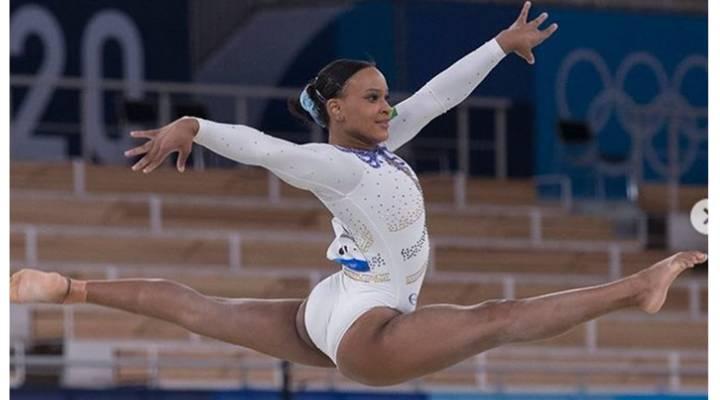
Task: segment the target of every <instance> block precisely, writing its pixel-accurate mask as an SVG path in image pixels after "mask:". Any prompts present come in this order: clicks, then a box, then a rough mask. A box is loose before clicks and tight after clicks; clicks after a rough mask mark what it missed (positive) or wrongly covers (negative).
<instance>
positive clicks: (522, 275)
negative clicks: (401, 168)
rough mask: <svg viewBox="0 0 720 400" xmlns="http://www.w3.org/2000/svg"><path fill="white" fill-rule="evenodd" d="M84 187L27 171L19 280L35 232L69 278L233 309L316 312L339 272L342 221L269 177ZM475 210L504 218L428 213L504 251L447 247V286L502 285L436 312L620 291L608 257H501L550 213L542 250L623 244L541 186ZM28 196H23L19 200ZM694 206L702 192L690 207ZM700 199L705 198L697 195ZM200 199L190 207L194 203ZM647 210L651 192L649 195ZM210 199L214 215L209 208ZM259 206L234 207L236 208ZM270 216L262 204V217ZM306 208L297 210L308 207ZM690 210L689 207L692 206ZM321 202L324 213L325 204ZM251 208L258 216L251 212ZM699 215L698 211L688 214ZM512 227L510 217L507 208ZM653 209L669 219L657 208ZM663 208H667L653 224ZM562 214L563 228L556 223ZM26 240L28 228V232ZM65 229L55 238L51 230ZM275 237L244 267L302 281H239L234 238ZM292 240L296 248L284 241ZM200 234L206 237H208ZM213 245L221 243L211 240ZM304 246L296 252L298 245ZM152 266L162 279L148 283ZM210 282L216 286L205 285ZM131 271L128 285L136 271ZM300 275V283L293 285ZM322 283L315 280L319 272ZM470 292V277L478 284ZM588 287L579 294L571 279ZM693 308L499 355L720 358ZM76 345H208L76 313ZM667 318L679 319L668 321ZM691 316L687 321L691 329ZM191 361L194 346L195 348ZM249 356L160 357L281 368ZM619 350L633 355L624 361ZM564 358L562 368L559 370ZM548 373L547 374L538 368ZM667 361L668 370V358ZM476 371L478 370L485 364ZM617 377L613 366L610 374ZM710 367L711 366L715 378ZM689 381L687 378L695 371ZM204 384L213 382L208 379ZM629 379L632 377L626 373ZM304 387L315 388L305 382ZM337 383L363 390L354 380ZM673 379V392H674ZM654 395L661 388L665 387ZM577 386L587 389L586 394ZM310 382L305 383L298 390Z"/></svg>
mask: <svg viewBox="0 0 720 400" xmlns="http://www.w3.org/2000/svg"><path fill="white" fill-rule="evenodd" d="M84 174H85V180H84V182H83V187H84V190H85V194H87V196H78V195H75V194H73V193H74V192H73V191H74V188H75V184H74V183H73V171H72V166H71V164H69V163H63V164H50V163H42V164H34V163H17V162H13V163H12V164H11V195H12V197H11V207H10V211H11V214H10V218H11V227H13V226H15V227H18V228H17V229H14V230H12V231H11V235H10V258H11V261H12V262H13V263H14V264H15V265H17V264H18V263H20V262H22V261H23V260H25V259H26V255H27V254H26V245H27V243H26V237H25V234H24V231H23V228H24V227H30V228H37V233H36V242H37V249H38V253H37V259H38V262H39V265H40V266H43V265H65V266H67V265H73V264H74V263H76V264H77V265H78V268H77V269H74V268H73V267H63V268H65V269H64V270H63V272H65V273H68V274H70V275H71V276H73V277H77V278H82V279H88V278H90V279H97V278H103V277H105V274H106V271H104V270H97V271H95V270H92V269H89V268H88V266H91V265H99V266H102V265H107V266H112V267H113V274H116V275H117V276H118V277H130V276H135V275H137V276H140V277H143V276H148V277H149V276H153V277H158V278H163V277H164V278H167V279H172V280H175V281H178V282H180V283H184V284H187V285H189V286H191V287H193V288H195V289H197V290H199V291H200V292H203V293H205V294H208V295H211V296H218V297H232V298H302V297H304V296H306V295H307V294H308V293H309V291H310V289H311V287H310V285H311V282H312V281H313V280H312V279H310V278H309V277H307V276H301V275H302V273H304V272H307V271H312V272H313V273H314V274H315V275H314V278H313V279H316V278H318V277H321V276H325V275H327V274H329V273H331V272H333V271H336V270H337V266H336V265H335V264H333V263H331V262H330V261H328V260H327V259H326V258H325V250H326V247H327V245H328V243H329V240H330V239H331V228H330V222H329V220H330V214H329V213H328V212H327V211H326V210H324V209H323V208H322V207H321V204H320V203H319V202H318V201H317V200H314V199H313V197H312V196H311V195H309V194H308V193H306V192H303V191H300V190H297V189H294V188H292V187H290V186H288V185H286V184H284V183H280V184H279V194H280V198H281V199H282V201H281V203H279V204H263V203H262V202H263V201H265V202H267V200H268V196H269V195H270V192H271V191H272V189H271V185H272V183H271V181H269V180H268V176H267V173H266V172H265V171H262V170H260V169H257V168H238V169H233V170H209V171H204V172H202V173H196V172H193V171H188V172H186V173H185V174H179V173H177V172H176V171H175V170H174V169H170V168H164V169H160V170H158V171H156V172H154V173H152V174H149V175H144V174H141V173H133V172H131V171H129V169H128V168H122V167H98V166H86V167H85V170H84ZM421 182H422V184H423V189H424V194H425V197H426V201H427V202H428V204H430V205H433V204H435V205H441V206H449V205H452V204H453V202H454V197H453V196H454V180H453V178H452V177H448V176H423V177H421ZM467 184H468V186H467V193H466V195H467V204H469V205H490V206H492V207H495V208H492V209H490V210H489V211H485V212H483V211H477V210H475V211H473V212H464V211H458V210H448V207H445V208H442V207H441V208H439V209H435V210H433V211H429V212H428V216H427V218H428V229H429V232H430V235H431V238H438V237H440V238H443V237H444V238H456V237H457V238H462V239H465V240H470V241H472V240H477V241H482V240H485V239H490V241H491V244H482V245H480V244H475V245H466V244H450V243H451V242H452V241H449V242H448V241H441V242H442V243H441V244H436V247H435V248H434V253H433V257H434V266H433V268H434V272H436V273H438V274H445V275H443V276H446V275H447V274H449V275H447V276H452V274H456V273H462V274H475V275H477V276H479V277H484V278H488V277H492V279H490V278H488V279H484V280H483V279H478V280H477V281H473V280H467V279H465V280H452V279H450V280H448V279H439V277H438V279H434V278H433V276H432V273H430V274H429V277H428V279H427V280H426V283H425V284H424V286H423V289H422V292H421V294H420V298H419V303H420V305H421V306H422V305H426V304H437V303H452V304H461V305H471V304H476V303H479V302H482V301H484V300H488V299H495V298H503V297H505V295H506V290H507V283H506V282H504V281H502V280H501V279H500V278H498V277H502V276H512V277H515V278H517V280H516V281H515V282H514V284H513V286H512V289H513V291H514V295H515V296H514V297H515V298H524V297H528V296H535V295H539V294H545V293H548V292H555V291H558V290H566V289H571V288H574V287H576V286H577V285H576V283H574V282H576V280H573V279H574V278H582V279H585V280H587V281H588V282H596V283H601V282H602V281H604V280H607V278H608V277H609V276H610V273H611V271H610V256H609V252H608V250H607V248H604V249H603V248H598V249H597V250H587V249H585V248H581V249H579V248H573V247H572V246H568V247H567V248H562V247H559V248H558V246H554V247H552V248H541V247H522V246H514V247H506V246H494V245H493V244H492V243H495V242H493V241H497V240H502V239H512V240H518V239H520V240H528V242H529V241H530V236H531V230H532V229H531V223H532V222H531V216H530V211H529V208H528V207H535V208H536V209H538V210H540V211H541V212H543V216H542V218H541V234H542V240H543V241H553V242H557V243H564V242H567V243H574V242H577V241H584V242H585V243H600V242H603V243H604V242H613V241H616V239H615V236H616V235H615V232H614V231H613V223H612V221H610V220H607V219H604V218H600V217H587V216H578V215H572V214H568V213H565V212H564V211H563V210H561V209H560V208H559V207H554V208H553V207H550V208H548V207H547V206H545V205H542V206H540V205H539V203H538V201H537V199H536V197H535V190H534V184H533V183H532V182H531V181H508V182H496V181H492V180H482V179H479V180H469V181H468V182H467ZM17 190H19V191H20V192H19V193H16V194H13V191H17ZM688 193H689V192H688ZM149 194H156V195H158V196H159V197H158V198H159V200H160V217H161V218H160V221H161V225H160V231H159V232H151V231H150V229H149V228H150V226H151V221H150V219H151V217H150V213H151V210H150V208H151V207H150V201H149V197H147V196H148V195H149ZM686 196H687V198H690V197H692V196H694V192H693V193H690V194H687V193H686ZM185 197H190V200H188V201H185ZM641 197H642V192H641ZM203 199H206V200H207V201H203ZM237 199H240V200H243V199H244V200H253V201H254V203H253V202H245V203H243V202H237V203H235V202H233V201H234V200H237ZM258 200H259V201H258ZM300 200H302V201H303V202H304V201H305V200H307V202H304V203H303V206H302V207H300V206H293V205H294V204H295V202H297V203H298V204H299V201H300ZM683 201H684V200H683ZM313 202H314V203H313ZM241 203H242V204H241ZM683 204H685V203H683ZM498 206H499V207H501V208H502V209H503V210H505V212H497V207H498ZM648 207H650V208H651V209H656V208H658V207H660V208H662V207H661V206H658V205H657V204H655V203H652V204H651V205H650V206H648ZM653 207H654V208H653ZM545 211H549V212H547V213H546V212H545ZM20 227H22V228H20ZM46 227H50V228H52V229H44V228H46ZM246 231H247V232H255V231H257V232H264V233H265V236H256V237H253V235H252V234H251V233H246V234H241V235H239V236H240V238H241V239H240V247H239V248H238V252H237V254H238V255H239V261H240V263H241V265H242V266H241V268H240V269H241V270H242V269H243V268H248V267H253V268H255V267H257V268H259V269H268V270H273V271H280V272H282V271H287V272H288V275H287V276H283V275H281V274H279V275H252V273H249V274H248V273H243V274H237V271H234V270H233V268H231V266H230V263H231V260H230V258H231V256H230V253H231V251H230V246H231V245H232V244H231V240H230V236H229V235H231V234H234V233H238V232H246ZM281 231H282V232H284V235H285V236H282V237H274V238H272V237H269V236H268V234H275V233H277V232H281ZM193 232H195V233H193ZM203 232H212V234H206V233H203ZM288 233H289V234H290V236H287V235H288ZM293 234H297V235H300V236H307V235H308V234H313V235H327V236H328V240H327V241H323V240H314V241H308V242H304V241H298V240H292V235H293ZM668 255H669V253H668V252H664V251H640V252H630V251H623V252H622V253H621V255H620V262H621V265H622V270H621V271H620V272H621V274H622V275H628V274H631V273H634V272H637V271H638V270H640V269H642V268H645V267H647V266H649V265H651V264H652V263H654V262H656V261H658V260H660V259H662V258H664V257H666V256H668ZM146 266H151V267H162V268H150V269H148V272H146V273H143V272H142V271H143V270H142V269H143V268H145V267H146ZM198 266H202V268H203V273H202V274H198V273H195V272H196V271H195V269H196V268H198ZM125 270H127V271H125ZM291 272H292V273H291ZM308 273H309V272H308ZM463 276H465V275H463ZM534 276H543V277H545V279H544V280H542V282H535V281H532V279H533V277H534ZM570 278H573V279H570ZM699 294H700V295H699V303H700V304H699V305H700V311H701V312H702V313H707V286H706V285H703V286H702V288H701V290H700V293H699ZM690 297H691V293H690V289H689V288H688V286H687V285H685V284H682V285H677V286H676V287H674V288H673V289H672V290H671V291H670V293H669V296H668V301H667V303H666V307H665V310H664V312H666V313H668V315H672V316H673V317H672V318H662V317H661V318H647V317H645V316H643V315H641V314H640V313H632V312H630V313H620V314H611V315H609V316H606V317H603V318H601V319H599V320H598V321H597V323H596V325H595V329H596V330H595V331H594V332H595V336H594V344H595V345H596V346H597V349H598V351H599V353H597V354H585V355H579V356H572V357H569V356H565V357H564V358H563V357H557V358H556V359H554V358H553V356H552V355H551V354H552V352H546V353H545V354H544V355H542V356H529V355H528V354H527V353H526V352H525V349H530V348H538V347H541V348H547V349H558V351H560V350H564V349H573V348H587V346H588V343H589V342H592V341H593V337H589V336H588V335H589V333H588V329H587V327H586V326H580V327H577V328H575V329H573V330H571V331H570V332H568V333H566V334H564V335H561V336H559V337H556V338H552V339H548V340H544V341H539V342H535V343H530V344H523V345H518V346H512V348H514V349H518V350H519V353H517V354H516V353H513V355H509V353H504V352H502V351H497V352H496V351H492V352H490V353H488V354H487V356H486V358H487V359H486V362H488V363H490V364H491V365H492V364H493V363H495V364H499V365H502V363H509V362H515V363H524V364H529V365H538V366H542V365H543V363H549V362H558V363H564V364H563V365H567V366H572V365H573V363H575V364H576V365H591V366H592V365H595V366H597V365H604V364H607V365H612V363H616V364H617V363H622V365H624V366H628V365H629V366H634V365H638V366H642V365H666V364H667V360H666V359H665V358H663V356H647V357H645V356H642V357H641V356H629V355H628V356H625V355H623V354H622V351H623V350H626V351H628V352H632V351H635V350H638V349H640V350H648V351H649V352H652V351H655V350H658V351H661V352H667V351H702V350H704V349H706V348H707V322H706V320H705V319H704V318H697V317H698V316H697V315H693V314H691V312H690V311H691V304H690V303H691V301H690ZM63 310H64V308H61V307H40V308H37V309H33V310H32V338H29V340H31V341H38V342H42V341H57V340H62V339H63V338H64V337H65V332H64V329H63V318H64V316H63ZM72 314H73V321H74V325H73V326H74V330H73V332H72V335H73V337H74V339H73V340H98V339H102V340H109V341H116V340H119V341H127V340H130V341H132V340H141V341H142V340H157V341H176V340H180V341H187V343H191V339H192V340H197V338H196V337H193V336H192V335H191V334H190V333H189V332H187V331H185V330H183V329H181V328H178V327H176V326H173V325H171V324H168V323H165V322H162V321H157V320H153V319H149V318H145V317H140V316H135V315H131V314H128V313H124V312H120V311H113V310H107V309H103V308H99V307H78V308H74V309H72ZM662 315H665V314H662ZM684 315H687V318H684V317H683V316H684ZM190 347H191V345H190ZM237 349H238V351H237V352H217V351H208V352H205V353H203V352H200V353H197V352H188V351H187V349H185V348H183V347H180V348H178V349H177V350H174V351H171V350H165V351H163V352H161V353H159V356H160V357H162V358H163V359H164V360H172V359H173V358H183V357H184V358H197V359H203V358H209V359H216V360H217V359H221V358H227V359H228V360H229V361H237V360H261V361H262V360H265V361H268V360H271V359H269V358H268V357H264V356H260V355H257V354H251V352H248V351H247V350H245V349H241V348H237ZM604 349H612V350H619V352H618V353H617V354H616V355H614V356H608V355H606V354H605V353H603V352H602V350H604ZM548 354H550V355H548ZM143 355H147V350H143V349H142V348H141V349H128V350H121V351H119V352H118V353H117V356H118V357H119V358H123V357H136V356H143ZM533 357H534V358H533ZM653 357H655V358H653ZM472 362H474V361H471V363H472ZM706 362H707V361H706V359H704V358H702V357H700V358H699V359H694V360H689V361H687V362H686V363H687V365H696V366H697V365H699V366H703V365H706ZM603 363H604V364H603ZM703 363H705V364H703ZM683 365H686V364H683ZM198 371H200V372H198ZM624 371H626V370H624ZM115 373H116V380H117V382H120V383H127V384H142V383H147V382H148V379H150V375H149V374H150V371H149V370H148V369H147V368H130V367H128V368H120V369H118V370H116V371H115ZM275 373H276V369H273V368H272V367H269V368H268V369H258V370H254V371H253V372H251V373H249V375H241V374H240V372H239V371H228V370H227V369H223V368H205V369H201V370H190V371H189V370H187V369H174V368H162V369H160V370H159V371H158V377H159V379H160V380H161V381H163V382H184V381H188V380H192V379H196V380H199V381H203V382H207V381H217V382H223V381H235V382H237V381H238V380H239V379H250V380H251V381H253V382H265V383H268V384H272V382H273V380H274V379H276V378H275ZM298 373H299V374H300V375H299V376H301V377H302V378H301V379H302V381H301V382H303V383H302V384H307V385H312V384H320V383H319V382H327V381H328V379H331V378H330V377H329V376H328V372H327V370H319V369H315V370H307V369H306V370H302V372H298ZM303 374H304V375H303ZM332 379H333V380H334V381H335V382H340V383H342V382H347V380H346V379H345V378H342V377H341V376H339V375H338V376H335V377H332ZM427 379H428V382H433V383H434V384H438V385H443V384H449V385H468V386H475V385H477V384H478V379H479V377H478V376H477V373H476V371H475V370H472V369H468V370H467V371H459V370H458V371H455V372H452V371H448V372H441V373H437V374H433V375H431V376H429V377H428V378H427ZM482 379H484V384H486V385H499V384H503V385H505V386H508V385H509V386H512V385H518V386H522V385H534V384H537V385H554V384H557V385H563V384H564V385H567V384H572V383H576V382H577V381H576V379H575V377H572V376H568V374H551V373H544V372H543V371H541V370H540V371H537V372H522V373H513V374H503V375H502V376H500V375H498V374H493V373H490V372H489V373H487V374H485V376H483V377H482ZM657 379H658V378H657V377H653V376H645V375H639V374H627V373H624V374H623V373H616V372H613V371H611V370H608V371H607V372H606V373H599V374H596V375H593V376H592V377H591V378H587V380H586V381H585V382H586V383H587V384H591V385H593V384H598V385H600V384H617V385H626V386H632V385H651V384H652V383H653V382H655V381H656V380H657ZM664 379H666V377H665V378H664ZM653 380H654V381H653ZM682 380H683V384H686V382H687V384H690V385H696V386H699V387H703V386H706V385H707V379H706V378H703V377H696V376H689V377H684V376H683V377H682ZM571 381H572V382H571ZM296 382H297V381H296Z"/></svg>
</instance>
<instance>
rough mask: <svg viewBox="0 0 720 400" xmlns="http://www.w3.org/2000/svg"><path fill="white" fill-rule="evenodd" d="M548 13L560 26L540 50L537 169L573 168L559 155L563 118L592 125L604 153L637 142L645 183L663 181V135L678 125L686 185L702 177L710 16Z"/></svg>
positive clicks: (619, 153) (621, 150)
mask: <svg viewBox="0 0 720 400" xmlns="http://www.w3.org/2000/svg"><path fill="white" fill-rule="evenodd" d="M549 12H550V15H551V18H552V19H553V20H554V21H557V22H559V24H560V29H559V30H558V32H557V33H556V34H555V36H554V37H553V38H551V39H550V40H548V41H547V42H546V43H545V44H544V45H543V46H542V47H541V48H540V49H539V50H538V55H539V56H538V58H537V59H538V62H537V64H536V69H535V106H536V110H537V113H536V120H535V126H536V135H537V142H536V143H537V147H536V149H535V161H536V162H535V171H536V173H538V174H543V173H556V172H570V173H571V174H572V173H578V172H579V169H577V168H573V167H572V165H571V163H570V162H567V158H566V159H565V160H563V159H562V158H560V157H558V152H559V149H558V146H559V141H558V137H557V134H556V124H557V121H558V119H560V118H568V119H575V120H586V121H589V122H590V125H591V127H592V130H593V131H594V132H595V134H596V138H597V139H596V140H597V148H598V151H599V152H601V153H603V154H606V155H610V156H619V157H622V156H624V155H628V154H630V153H631V152H632V151H633V149H641V150H642V154H643V156H642V157H643V174H642V176H643V179H645V180H651V181H665V180H667V177H668V173H667V159H668V152H667V147H666V146H667V141H668V132H669V129H670V127H671V126H677V128H678V135H679V141H680V142H679V143H680V160H681V164H683V170H682V171H681V172H682V174H681V178H682V182H685V183H695V184H702V183H707V172H708V171H707V153H708V152H707V145H708V142H707V104H708V96H707V45H708V42H707V38H708V31H707V18H706V17H705V16H683V15H665V14H633V13H623V12H607V11H606V12H601V11H592V12H590V11H578V10H567V9H559V8H558V9H550V10H549ZM573 57H577V58H575V60H576V61H575V62H573V61H572V60H573ZM633 60H634V61H633ZM623 65H625V66H627V67H628V68H624V67H623ZM563 66H568V69H567V70H566V71H568V72H567V73H566V74H564V73H563V70H564V69H563ZM684 66H685V67H688V68H685V67H684ZM623 70H625V74H624V79H623ZM561 90H563V91H564V95H565V97H566V101H562V93H560V91H561ZM703 112H704V113H705V115H703ZM674 124H675V125H674Z"/></svg>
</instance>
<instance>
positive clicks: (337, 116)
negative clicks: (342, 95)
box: [326, 98, 345, 122]
mask: <svg viewBox="0 0 720 400" xmlns="http://www.w3.org/2000/svg"><path fill="white" fill-rule="evenodd" d="M326 105H327V111H328V115H329V116H330V119H331V120H332V121H335V122H341V121H343V120H344V119H345V117H344V116H343V109H342V101H340V99H338V98H332V99H329V100H328V101H327V103H326Z"/></svg>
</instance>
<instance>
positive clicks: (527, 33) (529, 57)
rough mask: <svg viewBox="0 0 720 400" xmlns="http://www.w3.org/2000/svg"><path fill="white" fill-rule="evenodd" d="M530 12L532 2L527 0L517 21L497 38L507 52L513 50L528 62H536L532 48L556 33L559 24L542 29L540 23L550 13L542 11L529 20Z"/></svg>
mask: <svg viewBox="0 0 720 400" xmlns="http://www.w3.org/2000/svg"><path fill="white" fill-rule="evenodd" d="M529 12H530V2H529V1H526V2H525V4H524V5H523V8H522V10H520V15H519V16H518V18H517V19H516V20H515V22H514V23H513V24H512V25H510V27H509V28H507V29H505V30H504V31H502V32H500V33H499V34H498V35H497V37H496V38H495V39H496V40H497V42H498V44H499V45H500V47H502V49H503V50H504V51H505V53H506V54H507V53H510V52H511V51H513V52H515V54H517V55H518V56H520V57H522V58H523V59H524V60H525V61H527V62H528V64H535V56H533V53H532V49H533V48H534V47H535V46H538V45H539V44H540V43H542V42H544V41H545V39H547V38H549V37H550V36H551V35H552V34H553V33H555V31H556V30H557V28H558V24H552V25H550V26H548V27H547V28H545V29H543V30H540V29H539V28H540V25H542V23H543V22H545V20H546V19H547V17H548V14H547V13H542V14H540V15H539V16H538V17H537V18H535V19H534V20H532V21H530V22H528V21H527V18H528V13H529Z"/></svg>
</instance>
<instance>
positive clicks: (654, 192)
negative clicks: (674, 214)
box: [638, 183, 708, 215]
mask: <svg viewBox="0 0 720 400" xmlns="http://www.w3.org/2000/svg"><path fill="white" fill-rule="evenodd" d="M707 198H708V186H707V185H682V186H679V187H678V204H677V207H678V210H680V211H690V210H691V209H692V208H693V206H694V205H695V203H697V202H698V201H700V200H702V199H707ZM669 199H670V197H669V192H668V187H667V185H664V184H651V183H646V184H643V185H641V186H640V187H639V188H638V203H639V205H640V207H641V208H642V209H643V210H645V211H646V212H648V213H650V214H657V215H663V214H666V213H667V212H668V211H669V210H670V200H669Z"/></svg>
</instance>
